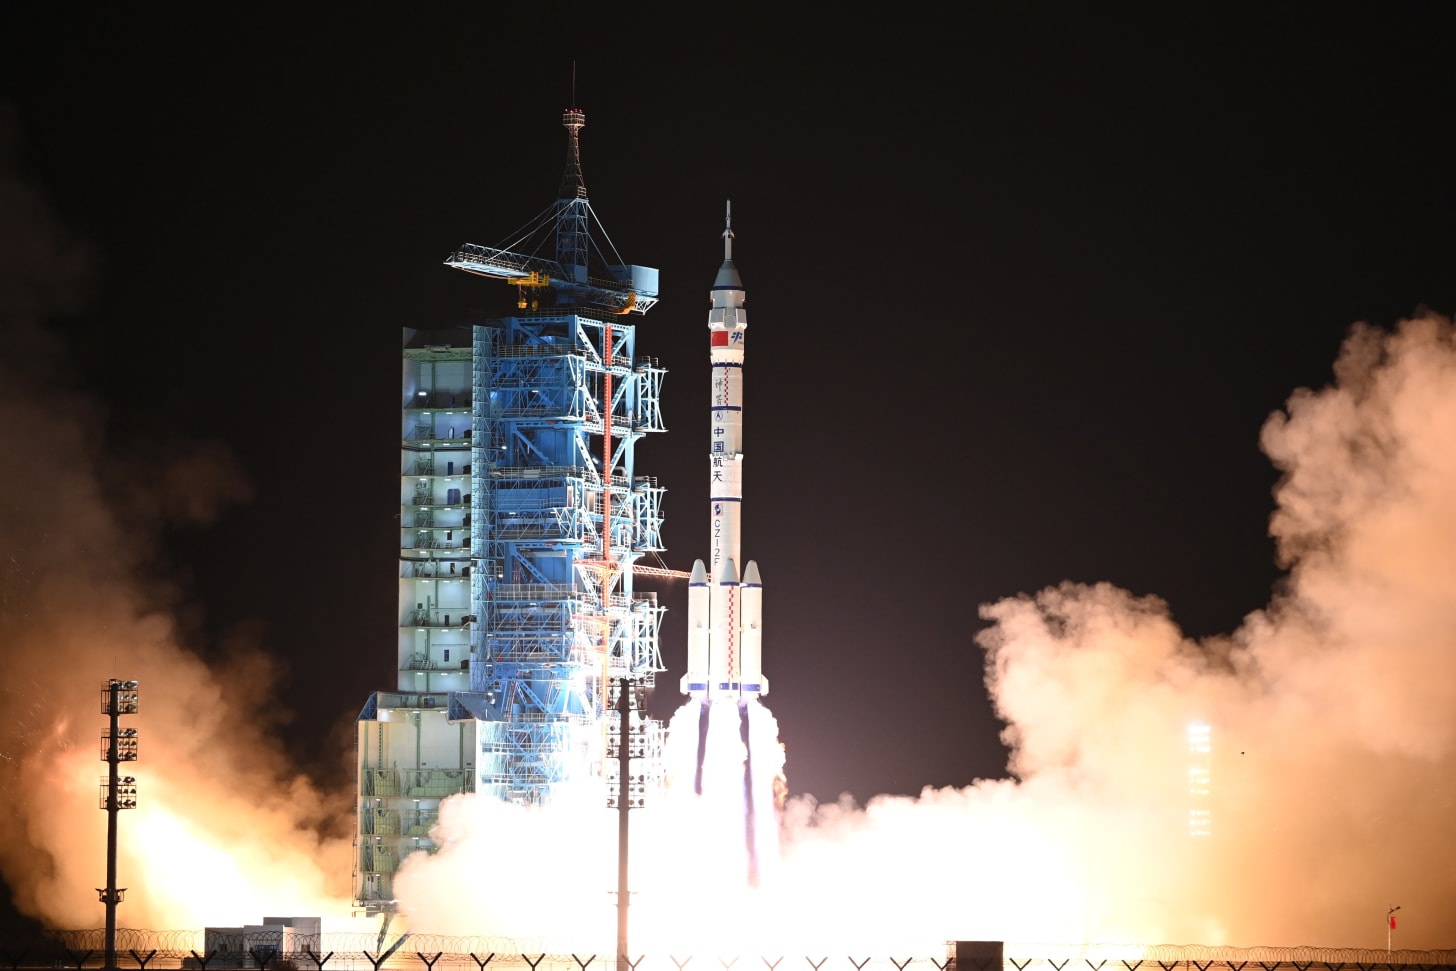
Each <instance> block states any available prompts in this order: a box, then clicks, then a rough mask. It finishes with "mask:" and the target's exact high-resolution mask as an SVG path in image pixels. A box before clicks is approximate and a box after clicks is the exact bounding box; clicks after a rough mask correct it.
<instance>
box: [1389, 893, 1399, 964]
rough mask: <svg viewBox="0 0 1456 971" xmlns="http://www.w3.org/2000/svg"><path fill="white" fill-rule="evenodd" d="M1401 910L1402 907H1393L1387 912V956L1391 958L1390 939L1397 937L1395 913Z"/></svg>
mask: <svg viewBox="0 0 1456 971" xmlns="http://www.w3.org/2000/svg"><path fill="white" fill-rule="evenodd" d="M1397 910H1400V905H1398V904H1397V905H1396V906H1394V907H1391V908H1390V909H1389V910H1387V911H1386V912H1385V956H1386V957H1390V939H1391V938H1392V937H1393V936H1394V935H1395V912H1396V911H1397Z"/></svg>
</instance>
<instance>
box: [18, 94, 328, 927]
mask: <svg viewBox="0 0 1456 971" xmlns="http://www.w3.org/2000/svg"><path fill="white" fill-rule="evenodd" d="M12 124H13V122H11V121H10V120H9V119H8V118H6V117H3V116H0V128H7V127H9V126H10V125H12ZM12 134H13V132H9V131H4V132H0V141H5V142H7V143H8V142H9V141H11V138H10V136H11V135H12ZM7 166H8V160H5V159H0V257H3V260H0V436H3V451H4V454H6V455H7V456H10V457H11V461H8V462H7V463H6V464H5V467H4V469H3V471H0V539H3V543H4V562H3V577H0V584H3V587H0V590H3V595H0V642H3V643H4V645H5V659H6V665H5V674H4V679H3V682H0V698H3V700H4V710H5V711H6V712H7V717H6V718H5V719H4V720H3V722H0V784H3V787H4V789H5V791H6V792H7V793H10V794H11V799H10V805H11V808H10V811H9V812H7V813H5V814H4V815H3V816H0V873H3V876H4V879H5V881H6V883H7V884H8V885H9V886H10V887H11V889H12V891H13V896H14V899H15V902H16V905H17V906H18V907H19V908H20V909H22V910H23V911H24V912H25V913H27V914H30V915H32V916H35V917H38V918H40V919H42V920H44V921H45V922H46V923H48V924H51V925H53V926H61V927H70V928H84V927H97V926H100V924H101V921H102V906H101V904H100V903H99V902H98V900H97V895H96V891H95V889H94V888H95V887H96V886H97V885H98V883H102V882H104V871H105V831H106V819H105V813H104V812H102V811H100V809H99V808H98V806H99V803H98V792H99V789H98V781H99V779H100V778H101V776H102V775H103V774H104V769H105V766H104V765H103V764H102V763H101V762H100V761H99V759H98V755H99V739H100V735H101V734H102V732H103V731H104V728H105V724H104V723H105V719H104V718H103V717H102V716H101V714H100V707H99V699H100V695H99V692H98V689H99V688H100V686H101V685H102V684H103V683H104V682H105V681H106V680H107V679H108V678H112V677H121V678H124V679H136V680H138V681H139V682H140V683H141V691H142V694H143V705H142V713H141V714H140V715H138V716H135V717H134V718H131V719H129V720H128V725H129V727H136V728H137V729H138V730H139V733H140V740H141V745H140V759H139V761H138V762H137V763H135V764H134V765H133V766H128V769H129V771H130V774H134V775H135V776H136V778H137V780H138V785H139V789H140V794H139V805H138V808H136V809H131V810H127V811H126V812H124V813H122V815H121V819H120V832H121V843H120V848H121V853H120V860H119V876H120V883H121V884H122V885H123V886H127V887H128V888H129V893H128V895H127V897H126V899H125V901H124V902H123V903H122V904H121V906H120V908H119V911H118V914H119V921H120V923H121V924H122V926H129V927H156V928H188V927H200V926H201V925H202V924H204V923H207V922H211V923H233V922H235V921H237V920H238V919H239V918H240V917H241V916H243V915H247V914H258V915H261V913H262V912H263V910H266V911H268V912H275V911H289V910H293V911H296V912H297V911H302V912H320V911H322V910H323V909H325V908H330V909H333V908H342V907H344V906H346V901H345V900H343V899H341V898H344V897H345V895H346V894H347V889H348V888H347V886H341V885H340V882H341V881H340V879H339V878H340V877H341V876H342V875H345V874H347V873H348V845H347V840H328V839H322V838H320V837H319V836H318V835H317V829H316V827H317V826H318V825H319V824H321V823H323V822H324V821H326V820H328V819H329V818H331V817H333V816H334V815H335V813H336V812H338V811H340V810H342V811H344V812H347V804H343V805H339V804H336V803H331V802H330V800H329V799H328V798H326V797H325V795H324V794H322V793H320V792H318V791H317V790H316V789H315V788H314V787H313V786H312V785H311V784H310V783H309V782H308V781H307V780H306V779H304V778H302V777H300V776H298V775H297V774H296V773H295V772H293V771H291V770H290V769H289V767H288V764H287V762H286V760H285V759H284V758H283V757H282V754H281V751H280V749H279V747H278V745H277V744H276V742H275V741H274V740H273V739H272V738H271V737H270V735H269V734H268V725H269V724H270V722H271V721H272V720H273V715H271V714H270V710H269V704H270V702H269V700H268V685H269V681H270V678H271V675H272V664H271V662H270V661H269V660H268V659H267V658H266V656H265V655H263V654H262V653H261V652H259V651H258V650H257V649H256V648H254V647H253V646H251V645H249V644H248V643H246V641H245V639H244V638H241V637H239V638H238V639H237V643H236V644H234V645H231V646H229V648H228V650H227V651H226V653H227V654H228V656H229V657H230V660H229V661H227V662H226V663H225V664H224V665H223V666H222V668H221V669H216V670H214V669H209V667H208V666H207V665H205V664H204V663H203V662H202V661H201V660H200V659H199V657H198V656H197V655H195V654H194V653H192V652H191V651H190V650H188V649H187V647H186V646H185V643H184V641H185V636H184V634H183V631H182V630H181V629H180V626H179V623H178V621H177V620H176V619H175V611H176V610H177V608H178V607H180V606H181V603H180V600H179V596H178V594H177V592H176V590H175V589H173V588H172V587H171V586H169V585H168V584H167V583H166V582H164V581H163V580H160V579H158V578H157V576H156V572H155V569H154V563H155V559H156V557H155V554H156V552H157V550H156V541H157V538H158V535H159V532H160V530H161V529H162V528H163V527H166V526H168V525H172V524H176V523H178V522H181V523H198V522H205V521H206V520H208V519H210V518H211V517H212V516H213V515H214V514H215V513H216V511H217V510H218V509H219V508H220V507H221V506H223V505H225V504H227V503H229V502H233V501H238V500H240V499H244V498H246V497H247V491H248V490H247V487H246V486H245V485H244V484H243V482H242V479H241V476H240V475H239V473H238V470H237V468H236V467H235V463H234V462H233V461H232V460H231V458H230V457H229V456H228V454H227V453H226V452H224V451H223V450H221V449H220V448H217V447H215V446H205V445H204V446H193V447H190V448H187V449H170V450H168V449H167V448H165V447H164V448H162V449H160V451H161V453H162V454H163V456H164V459H163V460H162V461H160V462H157V461H155V460H153V461H149V462H148V463H147V464H146V468H148V469H151V470H152V471H150V472H148V473H147V476H148V477H144V476H143V475H141V474H140V472H139V470H140V469H142V468H143V466H142V464H141V463H127V462H126V461H125V460H122V459H118V458H116V457H114V456H108V455H107V453H106V449H105V441H104V439H103V436H102V434H101V428H102V424H103V417H104V416H103V414H102V412H101V410H100V409H99V407H98V406H97V405H96V403H95V402H94V401H92V400H90V399H89V398H87V397H86V396H85V395H84V394H82V393H80V392H78V391H76V390H74V389H73V388H72V387H71V385H70V380H69V376H70V374H71V373H72V371H71V368H70V365H69V364H68V362H67V360H66V359H65V355H64V354H63V352H62V351H61V350H60V348H59V347H58V345H56V343H55V342H53V340H52V339H51V338H50V337H49V336H48V335H47V334H46V332H45V331H44V330H43V329H42V327H41V326H40V324H41V322H42V321H44V320H45V319H46V318H47V317H50V316H53V315H56V314H63V313H68V312H72V311H74V310H75V309H77V306H78V304H79V302H80V297H79V296H78V295H79V294H82V293H84V290H85V284H86V281H87V272H88V265H89V262H90V260H89V250H88V247H87V246H86V245H85V244H84V242H82V241H79V240H77V239H76V238H75V237H74V236H73V235H72V234H70V233H69V232H67V231H66V229H65V228H64V227H63V226H61V225H60V224H59V223H58V222H57V220H56V219H55V218H54V217H53V215H52V214H51V211H50V209H49V207H48V206H47V205H46V203H45V201H44V199H43V198H42V197H41V196H40V194H39V193H38V192H37V191H36V190H35V189H34V188H33V187H32V186H30V185H29V184H28V183H26V182H25V181H24V180H22V179H21V178H19V177H18V176H17V175H16V174H15V173H14V172H13V171H10V170H9V169H8V168H7ZM157 468H160V471H157ZM184 496H188V497H191V498H190V499H189V500H188V501H187V502H177V501H174V500H176V499H180V498H181V497H184ZM164 510H170V511H171V512H170V513H167V514H164ZM167 515H170V516H171V517H172V518H171V520H170V522H169V520H168V518H167ZM260 712H261V713H263V714H262V715H261V716H260V714H259V713H260ZM260 908H261V909H260Z"/></svg>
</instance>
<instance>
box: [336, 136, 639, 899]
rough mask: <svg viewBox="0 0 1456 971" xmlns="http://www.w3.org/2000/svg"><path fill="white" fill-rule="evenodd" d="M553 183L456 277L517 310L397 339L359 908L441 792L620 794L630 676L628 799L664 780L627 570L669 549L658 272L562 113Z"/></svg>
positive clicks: (541, 796)
mask: <svg viewBox="0 0 1456 971" xmlns="http://www.w3.org/2000/svg"><path fill="white" fill-rule="evenodd" d="M562 121H563V124H564V126H565V127H566V131H567V161H566V167H565V172H564V174H563V177H562V183H561V190H560V192H559V193H558V197H557V199H556V201H555V203H554V204H553V205H551V206H550V207H548V208H547V209H546V210H545V211H544V212H542V213H541V214H540V215H539V216H537V218H536V219H535V220H534V221H533V222H532V223H530V224H528V226H527V228H526V229H525V230H524V231H523V232H522V233H521V235H520V236H518V237H516V238H515V239H512V240H509V241H507V242H506V243H504V244H503V245H501V246H498V247H486V246H477V245H474V244H465V245H463V246H461V247H460V248H459V249H457V250H456V251H455V252H454V253H452V254H451V255H450V257H449V258H448V259H447V260H446V261H445V262H446V265H447V266H450V267H454V268H455V269H459V270H463V271H465V272H467V273H471V274H475V275H477V276H483V277H488V278H492V279H497V280H504V281H505V282H507V283H509V284H511V285H512V286H514V288H515V291H516V308H515V312H514V313H510V314H507V315H504V316H500V317H497V318H494V319H491V320H488V321H486V322H485V323H483V324H476V325H472V326H467V327H459V328H455V329H451V330H443V331H416V330H406V331H405V335H404V369H403V372H404V380H403V390H402V404H403V409H402V423H401V458H400V483H401V485H400V559H399V565H400V578H399V618H400V620H399V644H398V658H399V681H398V685H397V686H396V689H395V690H392V691H381V692H377V693H376V694H375V695H373V696H372V697H371V698H370V700H369V702H368V704H366V706H365V708H364V710H363V712H362V713H361V715H360V718H359V731H358V754H359V799H360V804H359V805H360V815H359V819H360V824H359V833H358V840H359V853H358V855H357V860H356V866H357V874H356V875H357V876H358V879H356V881H355V885H356V887H357V892H358V900H357V901H356V902H357V903H358V904H359V906H361V907H363V908H365V909H371V910H384V909H389V907H390V906H392V902H393V889H392V886H391V884H392V875H393V873H394V870H395V868H397V867H398V865H399V862H400V861H401V859H402V858H403V857H404V856H405V855H407V854H408V853H410V852H413V851H414V850H415V849H417V848H418V849H424V850H430V849H432V846H431V844H430V840H429V838H428V837H429V827H430V825H431V824H432V823H433V822H434V819H435V814H436V813H437V811H438V806H439V801H440V799H441V798H443V797H444V796H447V795H450V794H453V793H456V792H463V791H469V790H472V789H473V790H474V791H476V792H478V793H481V794H483V795H486V796H489V797H492V798H496V799H500V800H505V801H509V802H514V803H544V802H549V801H555V800H561V799H582V800H584V801H586V802H587V803H588V804H595V805H603V804H604V803H605V802H606V801H607V800H608V793H609V792H610V793H615V792H616V789H617V773H618V764H619V763H618V761H617V758H616V755H617V747H618V745H619V743H620V742H621V739H620V738H619V737H618V735H617V732H618V719H617V717H616V714H615V712H614V710H613V709H614V708H615V705H616V690H617V688H616V686H617V684H618V682H619V680H620V679H622V678H626V679H629V681H630V683H631V685H632V686H633V690H632V692H631V694H632V697H631V699H630V700H631V703H632V708H633V711H632V714H631V719H630V721H631V724H632V726H633V734H632V738H631V739H630V740H629V741H630V745H631V749H632V756H633V758H634V760H635V761H634V768H633V770H632V776H633V778H632V780H631V781H632V796H631V798H632V799H633V800H634V801H640V799H641V797H642V795H643V794H644V793H645V791H646V790H647V789H648V788H650V787H652V786H654V785H655V784H656V783H658V782H659V781H660V780H661V777H662V772H663V770H662V756H661V752H662V743H663V736H664V733H663V729H662V726H661V724H660V723H658V722H656V721H653V720H651V719H648V718H647V717H646V716H645V713H641V705H640V698H639V697H638V696H639V695H640V693H641V691H642V690H645V689H646V688H648V687H651V686H652V684H653V679H654V676H655V674H656V672H658V671H660V670H662V669H663V668H662V663H661V657H660V652H659V647H658V632H659V627H660V625H661V619H662V613H663V608H662V607H660V606H659V605H658V604H657V600H656V595H655V594H653V593H644V592H640V591H638V590H636V589H635V588H634V584H633V579H634V576H641V575H643V574H649V575H650V574H653V573H659V574H663V573H667V572H668V571H666V570H662V569H654V568H652V567H650V566H647V565H645V564H643V563H641V562H639V561H640V560H641V558H642V557H643V556H645V555H652V554H656V553H657V552H658V551H660V550H661V548H662V546H661V541H660V532H661V524H662V515H661V503H662V494H663V490H662V489H661V488H660V487H659V486H658V485H657V484H656V481H655V480H654V479H652V478H650V477H647V476H642V475H639V474H638V473H637V468H636V459H635V445H636V443H637V442H638V440H639V439H641V438H642V437H643V436H644V435H646V434H649V433H651V432H660V431H663V430H664V426H663V422H662V415H661V412H660V410H659V404H658V402H659V391H660V388H661V385H662V379H663V376H664V373H665V372H664V370H663V369H662V368H661V367H659V366H658V364H657V362H656V361H654V360H652V359H651V358H647V357H643V356H641V355H639V353H638V351H637V330H636V326H635V325H634V324H632V323H630V321H632V320H634V319H635V317H636V316H637V315H640V314H643V313H645V312H646V311H647V310H648V309H650V308H651V307H652V305H653V304H654V303H655V302H656V299H657V293H658V286H657V277H658V273H657V270H655V269H653V268H651V267H644V266H634V265H629V264H626V263H625V262H623V261H622V260H621V258H620V257H618V256H617V254H616V252H615V248H614V247H613V246H612V244H611V242H610V240H608V239H607V238H606V235H605V233H603V232H602V231H601V229H600V224H599V223H598V222H597V220H596V216H595V213H594V212H593V211H592V208H591V204H590V203H589V202H588V200H587V193H586V186H585V183H584V181H583V178H582V171H581V159H580V152H579V133H580V130H581V128H582V127H583V126H584V125H585V122H586V118H585V115H584V114H583V113H582V112H581V111H580V110H578V109H576V108H570V109H567V111H566V112H565V114H564V116H563V119H562Z"/></svg>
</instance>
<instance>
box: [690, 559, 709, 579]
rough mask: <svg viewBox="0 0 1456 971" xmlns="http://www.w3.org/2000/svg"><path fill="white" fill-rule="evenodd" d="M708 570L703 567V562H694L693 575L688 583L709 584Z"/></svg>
mask: <svg viewBox="0 0 1456 971" xmlns="http://www.w3.org/2000/svg"><path fill="white" fill-rule="evenodd" d="M707 582H708V568H707V567H706V566H704V565H703V561H702V560H693V573H692V576H690V577H688V583H707Z"/></svg>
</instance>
